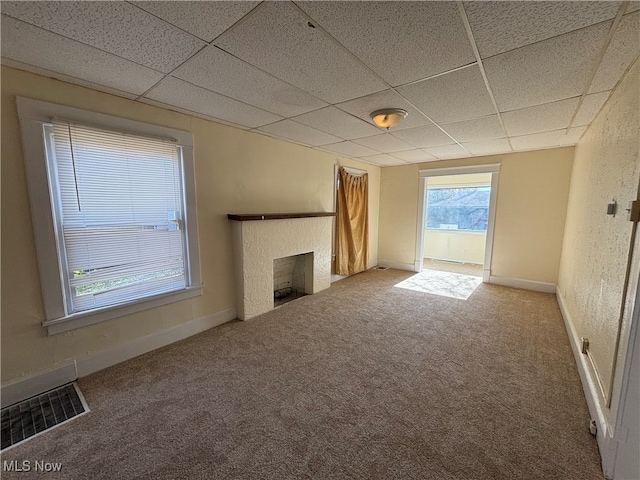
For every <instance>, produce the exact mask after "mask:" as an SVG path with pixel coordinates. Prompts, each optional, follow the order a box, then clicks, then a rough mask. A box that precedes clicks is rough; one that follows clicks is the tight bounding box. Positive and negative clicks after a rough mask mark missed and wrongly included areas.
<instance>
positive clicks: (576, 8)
mask: <svg viewBox="0 0 640 480" xmlns="http://www.w3.org/2000/svg"><path fill="white" fill-rule="evenodd" d="M620 4H621V2H618V1H616V2H611V1H608V2H558V1H556V2H486V1H485V2H465V3H464V9H465V11H466V13H467V18H468V19H469V24H470V25H471V30H472V32H473V37H474V38H475V41H476V45H477V46H478V50H479V51H480V56H481V57H482V58H487V57H490V56H493V55H497V54H499V53H504V52H507V51H509V50H513V49H515V48H519V47H523V46H525V45H530V44H532V43H536V42H540V41H542V40H546V39H548V38H552V37H555V36H558V35H562V34H564V33H568V32H571V31H573V30H577V29H579V28H583V27H587V26H589V25H594V24H596V23H599V22H602V21H605V20H610V19H613V18H615V16H616V15H617V13H618V8H619V7H620Z"/></svg>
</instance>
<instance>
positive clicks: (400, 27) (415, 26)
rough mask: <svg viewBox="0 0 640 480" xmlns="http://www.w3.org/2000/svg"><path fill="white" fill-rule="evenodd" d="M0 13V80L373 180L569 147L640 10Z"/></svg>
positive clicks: (408, 6) (65, 8) (35, 9)
mask: <svg viewBox="0 0 640 480" xmlns="http://www.w3.org/2000/svg"><path fill="white" fill-rule="evenodd" d="M0 11H1V13H2V44H1V45H2V63H3V64H5V65H8V66H11V67H14V68H19V69H23V70H28V71H33V72H34V73H39V74H45V75H48V76H52V77H54V78H59V79H61V80H63V81H66V82H71V83H76V84H79V85H82V86H87V87H90V88H95V89H97V90H102V91H106V92H108V93H112V94H115V95H120V96H123V97H125V98H129V99H132V100H135V101H139V102H142V103H148V104H152V105H157V106H160V107H163V108H168V109H172V110H175V111H179V112H182V113H187V114H191V115H194V116H197V117H200V118H205V119H209V120H213V121H216V122H220V123H223V124H226V125H231V126H234V127H237V128H241V129H244V130H249V131H252V132H255V133H257V134H262V135H268V136H273V137H278V138H281V139H284V140H287V141H291V142H294V143H298V144H301V145H305V146H308V147H311V148H317V149H320V150H323V151H326V152H330V153H332V154H334V155H339V156H346V157H352V158H357V159H360V160H362V161H364V162H367V163H372V164H375V165H380V166H392V165H405V164H408V163H422V162H428V161H437V160H442V159H449V158H458V157H470V156H480V155H490V154H499V153H506V152H511V151H525V150H535V149H541V148H551V147H558V146H565V145H574V144H576V143H577V141H578V140H579V139H580V137H581V135H582V134H583V133H584V131H585V130H586V128H587V127H588V125H589V123H590V122H591V121H592V120H593V118H595V116H596V115H597V113H598V111H600V109H601V108H602V106H603V105H604V103H605V102H606V100H607V98H608V97H609V95H610V93H611V91H612V90H613V88H614V87H615V86H616V84H617V83H618V82H619V80H620V79H621V78H622V76H623V75H624V73H625V72H626V71H627V70H628V69H629V67H630V65H631V64H632V63H633V62H634V61H636V60H637V58H638V56H639V55H640V2H639V1H631V2H621V1H590V2H563V1H551V2H539V1H527V2H510V1H472V2H453V1H438V2H404V1H402V2H401V1H398V2H395V1H390V2H377V1H371V2H356V1H353V2H350V1H346V2H322V1H307V0H303V1H296V2H295V3H294V2H290V1H277V2H275V1H273V2H272V1H266V2H258V1H225V2H213V1H204V2H203V1H188V0H187V1H185V0H182V1H168V2H153V1H132V2H82V1H73V0H71V1H66V2H57V1H14V2H11V1H7V2H5V1H3V2H2V3H1V4H0ZM383 108H402V109H404V110H406V111H407V112H408V113H409V115H408V117H407V118H406V119H405V120H404V121H403V122H401V123H400V124H399V125H397V126H396V127H393V128H391V129H389V130H388V131H387V130H385V129H381V128H379V127H377V126H375V125H374V123H373V122H372V120H371V118H370V114H371V112H373V111H375V110H379V109H383Z"/></svg>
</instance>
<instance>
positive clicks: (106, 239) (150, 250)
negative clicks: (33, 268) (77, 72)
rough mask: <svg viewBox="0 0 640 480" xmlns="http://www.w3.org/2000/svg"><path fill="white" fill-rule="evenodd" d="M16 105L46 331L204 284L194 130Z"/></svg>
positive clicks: (178, 295) (180, 295)
mask: <svg viewBox="0 0 640 480" xmlns="http://www.w3.org/2000/svg"><path fill="white" fill-rule="evenodd" d="M18 106H19V112H20V114H21V122H22V130H23V140H24V142H23V143H24V145H25V160H26V162H27V167H28V168H27V171H28V175H29V190H30V196H31V203H32V213H33V216H34V230H35V233H36V241H37V248H38V260H39V267H40V271H41V272H40V273H41V279H42V285H43V298H44V302H45V310H46V321H45V322H44V325H45V326H47V328H48V329H49V333H58V332H61V331H65V330H69V329H71V328H77V327H78V326H84V325H86V324H90V323H95V322H96V321H102V320H105V319H108V318H114V317H116V316H120V315H124V314H127V313H132V312H134V311H138V310H142V309H144V308H150V307H154V306H158V305H162V304H166V303H169V302H171V301H177V300H181V299H184V298H189V297H192V296H194V295H198V294H200V269H199V265H198V249H197V228H196V225H195V210H194V208H195V192H194V177H193V154H192V150H191V143H190V142H191V135H190V134H188V133H187V132H180V131H175V130H170V129H165V128H162V127H154V126H151V125H146V124H140V123H138V122H132V121H128V120H124V119H118V118H117V117H111V116H106V115H100V114H92V113H90V112H84V111H81V110H77V109H72V108H70V107H62V106H56V105H52V104H47V103H45V102H37V101H33V100H27V99H19V101H18ZM58 111H60V112H59V114H60V115H67V114H68V115H70V116H72V117H73V116H75V117H76V118H80V119H81V121H77V120H75V119H74V120H73V121H67V120H58V119H56V113H58ZM47 112H48V113H47ZM35 113H37V115H34V114H35ZM34 116H35V117H38V116H39V117H41V119H40V121H34V118H33V117H34ZM45 118H46V119H47V121H43V119H45ZM82 120H84V121H86V122H87V123H82ZM87 120H88V121H91V120H95V123H96V124H97V125H100V126H94V125H93V124H94V122H91V123H89V122H88V121H87ZM116 127H124V129H122V130H121V129H120V128H117V129H116ZM129 129H130V130H129ZM37 130H39V134H38V135H37ZM171 133H175V134H176V135H177V136H180V137H181V140H182V141H179V140H178V139H177V138H174V137H172V136H170V135H168V134H171ZM154 134H157V136H155V135H154ZM36 135H37V136H39V137H40V145H38V140H37V139H36ZM43 187H44V188H43ZM43 191H44V192H46V193H45V195H43V194H42V193H43ZM191 219H193V220H192V221H190V220H191ZM63 324H66V325H64V326H61V325H63Z"/></svg>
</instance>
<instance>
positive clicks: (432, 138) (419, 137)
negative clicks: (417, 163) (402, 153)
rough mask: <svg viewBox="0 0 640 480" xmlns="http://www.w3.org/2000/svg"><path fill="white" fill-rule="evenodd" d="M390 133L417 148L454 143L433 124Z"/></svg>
mask: <svg viewBox="0 0 640 480" xmlns="http://www.w3.org/2000/svg"><path fill="white" fill-rule="evenodd" d="M392 135H393V136H394V137H397V138H399V139H400V140H404V141H405V142H407V143H408V144H410V145H413V146H414V147H418V148H427V147H437V146H440V145H450V144H452V143H455V142H454V141H453V140H452V139H451V137H449V136H448V135H447V134H446V133H444V132H443V131H442V130H440V129H439V128H438V127H436V126H435V125H426V126H424V127H417V128H410V129H408V130H400V131H399V132H393V133H392Z"/></svg>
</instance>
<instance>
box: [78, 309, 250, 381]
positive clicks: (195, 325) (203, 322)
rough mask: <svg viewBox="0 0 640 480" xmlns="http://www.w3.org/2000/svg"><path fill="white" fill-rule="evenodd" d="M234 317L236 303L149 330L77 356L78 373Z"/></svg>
mask: <svg viewBox="0 0 640 480" xmlns="http://www.w3.org/2000/svg"><path fill="white" fill-rule="evenodd" d="M235 318H237V311H236V307H230V308H227V309H226V310H222V311H220V312H216V313H214V314H212V315H207V316H206V317H200V318H196V319H194V320H190V321H188V322H185V323H182V324H180V325H176V326H175V327H173V328H170V329H168V330H163V331H161V332H156V333H152V334H151V335H147V336H146V337H142V338H138V339H136V340H134V341H132V342H129V343H127V344H125V345H119V346H117V347H115V348H112V349H110V350H106V351H103V352H99V353H97V354H95V355H91V356H89V357H85V358H81V359H78V360H77V365H78V377H80V378H81V377H84V376H87V375H89V374H91V373H94V372H97V371H99V370H102V369H104V368H107V367H110V366H112V365H115V364H117V363H120V362H124V361H125V360H129V359H131V358H134V357H137V356H139V355H142V354H145V353H147V352H150V351H152V350H155V349H157V348H160V347H164V346H166V345H170V344H172V343H174V342H178V341H180V340H183V339H185V338H187V337H191V336H192V335H196V334H198V333H201V332H204V331H205V330H209V329H210V328H213V327H217V326H218V325H222V324H223V323H227V322H229V321H231V320H233V319H235Z"/></svg>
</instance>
